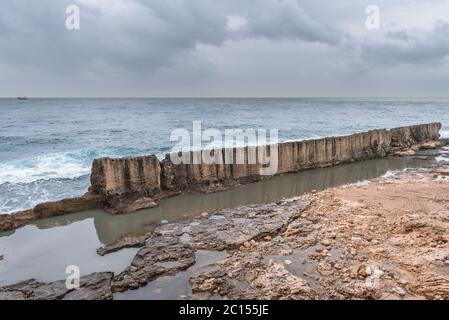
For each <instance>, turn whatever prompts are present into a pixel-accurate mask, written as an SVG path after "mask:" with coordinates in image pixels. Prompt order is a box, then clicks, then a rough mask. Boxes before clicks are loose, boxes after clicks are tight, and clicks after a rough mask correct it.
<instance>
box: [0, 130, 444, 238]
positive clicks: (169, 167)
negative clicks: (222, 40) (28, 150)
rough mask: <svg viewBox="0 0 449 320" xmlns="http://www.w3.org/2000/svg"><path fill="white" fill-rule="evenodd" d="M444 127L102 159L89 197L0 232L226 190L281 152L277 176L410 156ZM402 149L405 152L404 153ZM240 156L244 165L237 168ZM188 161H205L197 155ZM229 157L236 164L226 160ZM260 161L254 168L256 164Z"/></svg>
mask: <svg viewBox="0 0 449 320" xmlns="http://www.w3.org/2000/svg"><path fill="white" fill-rule="evenodd" d="M440 129H441V124H440V123H429V124H422V125H416V126H407V127H401V128H394V129H390V130H386V129H378V130H371V131H368V132H363V133H357V134H352V135H348V136H339V137H329V138H323V139H313V140H305V141H293V142H285V143H280V144H279V145H278V148H272V147H270V148H269V149H268V152H267V154H266V155H262V154H259V148H256V147H252V148H251V147H246V148H243V149H242V148H234V149H222V150H218V151H216V152H218V154H219V157H222V159H223V161H222V162H223V163H217V164H205V163H201V164H174V163H173V162H172V161H171V160H170V156H169V155H167V156H166V157H165V159H164V160H162V161H159V160H158V159H157V157H156V156H154V155H150V156H144V157H133V158H121V159H112V158H100V159H96V160H95V161H94V162H93V165H92V173H91V187H90V188H89V192H88V193H86V195H85V196H83V197H80V198H73V199H63V200H61V201H56V202H49V203H44V204H40V205H38V206H36V207H35V208H34V209H30V210H26V211H22V212H18V213H15V214H12V215H0V231H2V230H9V229H13V228H15V227H17V226H20V225H22V224H24V223H27V222H28V221H32V220H34V219H38V218H42V217H48V216H54V215H60V214H67V213H70V212H76V211H80V210H88V209H94V208H98V207H103V208H104V209H105V210H106V211H108V212H111V213H114V214H121V213H127V212H132V211H135V210H139V209H142V208H149V207H152V206H155V205H157V203H158V201H159V200H160V199H161V198H163V197H167V196H170V195H173V194H176V193H178V192H182V191H192V190H200V191H205V192H212V191H217V190H221V189H223V188H227V187H231V186H235V185H239V184H244V183H250V182H253V181H257V180H261V179H264V178H266V177H267V176H264V175H261V174H260V170H261V169H262V168H263V167H264V166H262V165H261V164H260V162H261V161H259V160H260V158H259V157H261V158H266V156H274V152H275V151H277V157H272V158H277V160H278V162H277V166H276V168H277V170H276V172H275V173H276V174H282V173H287V172H296V171H299V170H304V169H311V168H318V167H325V166H332V165H336V164H339V163H345V162H351V161H358V160H363V159H372V158H380V157H385V156H388V155H393V154H398V155H401V154H410V152H413V150H414V149H418V148H424V147H425V148H430V147H436V146H437V145H438V144H439V137H440V136H439V130H440ZM404 151H406V152H405V153H404ZM238 154H241V155H243V156H242V159H243V162H241V163H240V164H235V160H236V158H238ZM254 154H256V161H255V162H254V161H253V160H255V159H254V156H253V155H254ZM186 156H187V157H188V158H190V159H192V160H193V158H198V157H201V153H200V152H199V151H195V152H189V153H188V154H187V155H186ZM229 157H231V158H233V159H234V164H229V161H225V160H226V159H228V158H229ZM254 163H256V164H254Z"/></svg>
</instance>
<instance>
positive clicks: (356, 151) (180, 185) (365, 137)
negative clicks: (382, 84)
mask: <svg viewBox="0 0 449 320" xmlns="http://www.w3.org/2000/svg"><path fill="white" fill-rule="evenodd" d="M440 128H441V124H439V123H431V124H423V125H417V126H409V127H401V128H395V129H391V130H385V129H379V130H372V131H368V132H364V133H357V134H352V135H349V136H340V137H330V138H323V139H313V140H305V141H293V142H285V143H280V144H279V145H278V157H277V158H278V169H277V174H281V173H287V172H296V171H299V170H304V169H310V168H317V167H326V166H331V165H336V164H339V163H344V162H350V161H358V160H363V159H371V158H379V157H385V156H387V155H389V154H392V153H394V152H397V151H401V150H405V149H409V148H411V147H419V145H421V144H423V143H426V142H431V141H438V139H439V130H440ZM240 150H243V153H244V160H245V162H244V164H232V165H229V164H212V165H208V164H178V165H175V164H173V163H172V161H171V160H170V156H169V155H167V156H166V157H165V159H164V160H163V161H162V162H161V168H162V177H161V181H162V190H172V191H180V190H189V189H205V190H206V191H213V190H214V189H217V188H221V187H223V186H226V185H233V184H236V183H248V182H252V181H256V180H260V179H262V178H264V177H263V176H261V175H260V174H259V170H260V168H261V166H260V164H249V163H248V154H249V152H248V150H249V149H248V148H244V149H240ZM227 151H228V152H229V150H227ZM225 152H226V151H225V150H223V151H222V154H223V155H224V154H225ZM230 152H231V153H232V154H234V159H235V154H236V152H237V149H231V150H230ZM196 153H198V152H191V153H190V154H189V155H188V157H189V158H190V159H193V157H199V155H198V154H196ZM256 154H258V152H257V151H256ZM223 162H224V161H223Z"/></svg>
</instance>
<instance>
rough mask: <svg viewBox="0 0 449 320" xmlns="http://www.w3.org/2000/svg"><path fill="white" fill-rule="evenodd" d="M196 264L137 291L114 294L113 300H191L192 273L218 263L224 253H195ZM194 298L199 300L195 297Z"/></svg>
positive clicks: (223, 257) (224, 256) (223, 256)
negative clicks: (190, 282) (190, 280)
mask: <svg viewBox="0 0 449 320" xmlns="http://www.w3.org/2000/svg"><path fill="white" fill-rule="evenodd" d="M195 255H196V263H195V264H194V265H193V266H192V267H190V268H189V269H187V270H186V271H181V272H178V273H177V274H175V275H173V276H164V277H160V278H157V279H156V280H154V281H152V282H150V283H148V284H147V285H146V286H145V287H142V288H139V289H137V290H129V291H125V292H121V293H115V294H114V300H176V299H191V298H193V297H192V288H191V287H190V284H189V278H190V277H191V276H192V274H193V273H194V272H197V271H198V270H200V269H202V268H204V267H206V266H208V265H210V264H213V263H216V262H219V261H221V260H223V259H225V258H226V257H227V255H228V254H227V253H226V251H207V250H199V251H197V252H196V253H195ZM195 298H200V297H198V296H195Z"/></svg>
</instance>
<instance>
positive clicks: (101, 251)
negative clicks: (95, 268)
mask: <svg viewBox="0 0 449 320" xmlns="http://www.w3.org/2000/svg"><path fill="white" fill-rule="evenodd" d="M148 237H149V235H141V236H125V237H123V238H121V239H120V240H119V241H117V242H114V243H112V244H108V245H105V246H103V247H101V248H98V249H97V254H98V255H100V256H104V255H107V254H109V253H113V252H116V251H119V250H122V249H124V248H140V247H143V246H144V245H145V243H146V240H147V238H148Z"/></svg>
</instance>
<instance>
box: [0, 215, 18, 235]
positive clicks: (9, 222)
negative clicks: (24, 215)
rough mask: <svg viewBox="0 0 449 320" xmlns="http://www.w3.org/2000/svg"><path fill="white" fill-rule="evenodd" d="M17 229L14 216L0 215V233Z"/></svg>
mask: <svg viewBox="0 0 449 320" xmlns="http://www.w3.org/2000/svg"><path fill="white" fill-rule="evenodd" d="M16 227H17V224H16V220H15V219H14V216H12V215H9V214H1V215H0V232H1V231H8V230H13V229H15V228H16Z"/></svg>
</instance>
